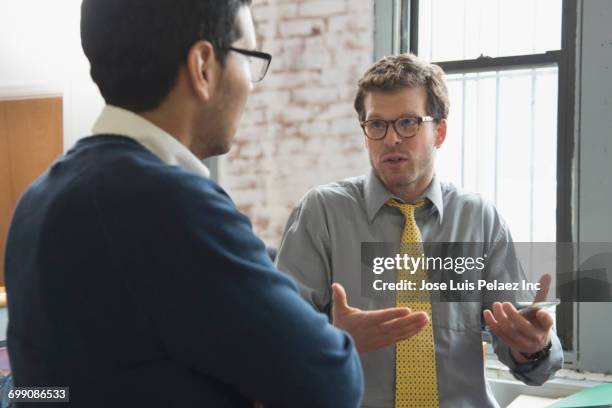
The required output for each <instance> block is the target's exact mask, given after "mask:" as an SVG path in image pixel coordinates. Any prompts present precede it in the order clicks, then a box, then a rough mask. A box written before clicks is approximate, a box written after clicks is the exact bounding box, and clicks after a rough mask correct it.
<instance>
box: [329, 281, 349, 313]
mask: <svg viewBox="0 0 612 408" xmlns="http://www.w3.org/2000/svg"><path fill="white" fill-rule="evenodd" d="M332 291H333V293H332V300H333V302H334V307H335V308H336V309H348V307H349V306H348V303H347V302H346V291H345V290H344V288H343V287H342V285H341V284H339V283H333V284H332Z"/></svg>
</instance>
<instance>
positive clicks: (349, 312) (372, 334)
mask: <svg viewBox="0 0 612 408" xmlns="http://www.w3.org/2000/svg"><path fill="white" fill-rule="evenodd" d="M332 290H333V306H332V319H333V324H334V326H336V327H338V328H340V329H343V330H346V331H347V332H349V333H350V335H351V336H353V340H354V341H355V346H356V347H357V351H359V352H360V353H367V352H370V351H375V350H378V349H380V348H383V347H386V346H389V345H392V344H395V343H397V342H398V341H402V340H405V339H407V338H409V337H412V336H414V335H415V334H417V333H418V332H419V331H420V330H421V329H422V328H423V327H425V325H426V324H427V323H428V322H429V317H428V316H427V314H426V313H425V312H414V313H412V312H411V311H410V309H408V308H406V307H392V308H388V309H382V310H372V311H363V310H361V309H358V308H356V307H350V306H349V305H348V303H347V300H346V292H345V291H344V288H343V287H342V285H340V284H338V283H334V284H333V285H332Z"/></svg>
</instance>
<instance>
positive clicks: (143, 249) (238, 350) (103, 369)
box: [5, 135, 363, 408]
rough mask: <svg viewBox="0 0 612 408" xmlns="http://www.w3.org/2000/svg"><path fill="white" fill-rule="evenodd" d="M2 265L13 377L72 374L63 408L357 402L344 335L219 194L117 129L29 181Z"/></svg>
mask: <svg viewBox="0 0 612 408" xmlns="http://www.w3.org/2000/svg"><path fill="white" fill-rule="evenodd" d="M5 270H6V285H7V291H8V310H9V327H8V348H9V355H10V359H11V364H12V368H13V374H14V381H15V384H16V385H17V386H69V387H70V399H71V404H70V406H72V407H97V406H147V407H149V406H150V407H153V406H160V407H161V406H165V407H174V406H176V407H196V406H199V407H242V406H244V407H247V406H249V407H250V406H252V402H253V401H259V402H261V403H263V404H264V405H265V406H266V407H308V408H314V407H334V408H339V407H355V406H357V405H358V404H359V400H360V398H361V393H362V388H363V384H362V374H361V366H360V363H359V359H358V356H357V353H356V351H355V349H354V347H353V344H352V340H351V339H350V337H349V336H347V335H346V334H345V333H343V332H341V331H339V330H337V329H335V328H334V327H332V326H331V325H329V324H328V322H327V318H326V317H325V316H324V315H322V314H319V313H317V312H315V311H314V310H313V309H312V307H311V306H309V305H308V304H306V303H305V302H304V301H303V300H302V299H301V298H300V296H299V294H298V291H297V288H296V285H295V283H294V282H293V281H292V280H291V279H290V278H289V277H287V276H285V275H284V274H281V273H280V272H278V271H277V270H276V269H275V267H274V265H273V264H272V263H271V261H270V260H269V258H268V255H267V254H266V251H265V247H264V244H263V243H262V241H260V240H259V239H258V238H257V237H256V236H255V235H254V234H253V231H252V227H251V224H250V222H249V220H248V219H247V218H246V217H245V216H244V215H242V214H241V213H240V212H238V211H237V209H236V207H235V205H234V203H233V202H232V201H231V199H230V198H229V197H228V195H227V194H226V193H225V192H224V191H223V190H222V189H221V188H220V187H219V186H218V185H217V184H215V183H214V182H213V181H211V180H208V179H206V178H203V177H200V176H198V175H195V174H193V173H190V172H187V171H185V170H184V169H182V168H180V167H177V166H170V165H167V164H164V163H163V162H161V161H160V160H159V159H158V158H157V157H156V156H154V155H153V154H152V153H150V152H149V151H148V150H146V149H145V148H144V147H142V146H141V145H139V144H138V143H136V142H135V141H133V140H131V139H128V138H126V137H120V136H110V135H100V136H93V137H88V138H85V139H82V140H81V141H79V142H78V143H77V144H76V145H75V147H74V148H73V149H71V150H70V151H69V152H68V153H66V154H65V155H64V156H63V157H61V158H60V159H59V160H58V161H57V162H55V163H54V164H53V165H52V167H51V168H50V169H49V170H48V171H47V172H46V173H45V174H43V175H42V176H41V177H40V178H39V179H38V180H37V181H35V182H34V183H33V184H32V185H31V186H30V188H29V189H28V190H27V192H26V193H25V194H24V195H23V196H22V198H21V200H20V201H19V204H18V206H17V209H16V211H15V214H14V217H13V221H12V224H11V227H10V232H9V237H8V243H7V250H6V259H5ZM35 406H38V407H40V405H35Z"/></svg>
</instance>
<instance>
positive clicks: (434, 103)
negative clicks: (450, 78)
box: [355, 54, 450, 122]
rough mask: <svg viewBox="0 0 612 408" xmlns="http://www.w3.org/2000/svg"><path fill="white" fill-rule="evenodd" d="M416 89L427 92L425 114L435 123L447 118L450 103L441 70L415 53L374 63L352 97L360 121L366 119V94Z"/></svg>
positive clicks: (385, 58)
mask: <svg viewBox="0 0 612 408" xmlns="http://www.w3.org/2000/svg"><path fill="white" fill-rule="evenodd" d="M419 86H423V87H425V89H426V90H427V105H426V109H427V114H428V115H430V116H433V117H434V119H435V120H436V122H439V121H440V119H446V118H447V117H448V109H449V106H450V102H449V99H448V90H447V88H446V82H445V80H444V71H443V70H442V68H440V67H439V66H438V65H435V64H429V63H427V62H425V61H423V60H421V59H419V58H418V57H417V56H416V55H414V54H400V55H394V56H388V57H384V58H382V59H381V60H379V61H378V62H376V63H374V65H372V66H371V67H370V68H369V69H368V70H367V71H366V73H365V74H364V75H363V77H362V78H361V79H360V80H359V83H358V90H357V96H356V97H355V110H356V111H357V114H358V115H359V120H360V121H363V120H365V115H366V113H365V109H364V106H363V103H364V99H365V96H366V95H367V93H368V92H396V91H399V90H401V89H403V88H415V87H419Z"/></svg>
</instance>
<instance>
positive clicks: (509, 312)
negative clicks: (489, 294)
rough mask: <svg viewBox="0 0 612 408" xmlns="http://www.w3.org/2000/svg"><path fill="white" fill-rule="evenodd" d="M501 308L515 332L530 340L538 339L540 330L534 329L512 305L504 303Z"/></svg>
mask: <svg viewBox="0 0 612 408" xmlns="http://www.w3.org/2000/svg"><path fill="white" fill-rule="evenodd" d="M502 307H503V309H504V312H505V313H506V316H508V319H509V320H510V321H511V322H512V325H513V326H514V329H515V330H516V331H518V332H519V333H520V334H522V335H523V336H525V337H528V338H530V339H532V340H537V339H538V331H540V330H541V329H540V328H539V327H535V326H534V325H533V324H531V322H530V321H529V320H527V319H526V318H525V317H523V315H521V314H520V313H519V311H518V310H516V308H515V307H514V305H513V304H512V303H509V302H505V303H504V304H503V305H502Z"/></svg>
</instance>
